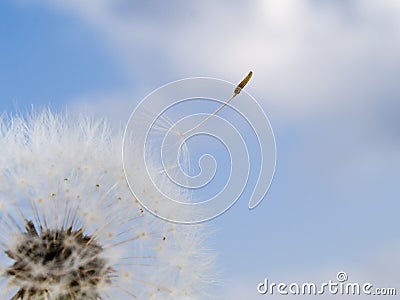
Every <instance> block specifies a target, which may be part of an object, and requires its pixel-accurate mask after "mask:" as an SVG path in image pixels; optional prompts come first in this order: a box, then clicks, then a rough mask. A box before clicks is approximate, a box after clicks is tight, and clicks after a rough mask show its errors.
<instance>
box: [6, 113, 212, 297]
mask: <svg viewBox="0 0 400 300" xmlns="http://www.w3.org/2000/svg"><path fill="white" fill-rule="evenodd" d="M120 153H121V135H120V134H113V133H112V132H111V131H110V130H109V128H108V127H107V125H106V124H105V123H104V122H93V121H90V120H87V119H84V118H79V119H74V120H72V119H68V118H67V117H66V116H64V115H55V114H53V113H51V112H50V111H44V112H40V113H32V114H31V115H29V116H28V117H7V118H5V119H3V120H1V122H0V251H1V252H0V275H1V281H0V299H12V300H17V299H23V300H25V299H36V300H45V299H53V300H67V299H77V300H79V299H89V300H90V299H93V300H97V299H198V298H199V297H201V296H202V295H205V294H206V293H207V287H208V285H209V284H210V283H211V282H212V281H213V280H212V277H211V275H212V272H211V270H212V262H213V256H212V255H211V254H210V253H209V252H208V251H207V249H205V248H204V238H205V236H204V233H203V232H204V230H203V228H202V226H198V225H196V226H184V225H176V224H172V223H169V222H165V221H162V220H160V219H158V218H156V217H154V216H153V215H151V214H148V213H147V212H145V211H144V210H143V208H142V207H141V206H140V205H139V203H138V202H137V201H134V200H133V196H132V194H131V192H130V190H129V188H128V186H127V183H126V181H125V177H124V175H123V169H122V160H121V154H120ZM138 176H141V175H140V174H138ZM164 185H165V184H164ZM143 189H146V187H145V186H143ZM171 193H173V192H171ZM176 194H177V195H179V196H180V197H187V195H185V194H182V193H179V192H177V193H176ZM183 201H186V200H185V199H183Z"/></svg>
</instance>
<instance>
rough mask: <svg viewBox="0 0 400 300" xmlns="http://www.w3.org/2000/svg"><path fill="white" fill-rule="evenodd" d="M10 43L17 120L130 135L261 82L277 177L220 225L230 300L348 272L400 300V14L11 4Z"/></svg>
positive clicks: (211, 5)
mask: <svg viewBox="0 0 400 300" xmlns="http://www.w3.org/2000/svg"><path fill="white" fill-rule="evenodd" d="M0 41H1V42H0V109H1V110H2V111H6V112H13V111H15V110H26V109H30V106H31V104H34V105H35V106H43V105H49V106H51V107H54V108H56V109H64V108H65V107H67V109H68V110H69V111H72V112H82V113H87V114H94V115H97V116H100V117H108V118H110V119H111V120H112V122H115V123H124V122H126V121H127V118H128V117H129V113H130V112H131V111H132V110H133V108H134V107H135V105H136V104H137V103H138V102H139V101H140V100H141V99H142V98H143V97H144V96H145V95H146V94H148V93H150V92H151V91H152V90H153V89H154V88H157V87H159V86H160V85H162V84H165V83H167V82H170V81H172V80H177V79H181V78H185V77H192V76H210V77H217V78H221V79H224V80H228V81H231V82H238V81H239V80H240V79H241V78H242V76H243V75H245V74H246V73H247V72H248V70H249V69H252V70H253V71H254V78H253V79H252V81H251V82H250V83H249V85H248V87H247V88H246V89H247V91H248V92H250V93H251V94H252V95H253V96H255V98H256V99H257V100H258V101H259V102H260V104H261V105H262V107H263V108H264V110H265V111H266V113H267V115H268V117H269V118H270V121H271V123H272V127H273V129H274V132H275V137H276V143H277V168H276V174H275V178H274V181H273V184H272V186H271V188H270V191H269V193H268V195H267V197H266V198H265V200H264V201H263V202H262V204H261V205H260V206H259V207H257V208H256V209H255V210H252V211H248V210H247V201H246V199H240V201H239V202H238V203H237V204H236V205H235V206H234V207H233V208H232V209H231V210H229V211H228V212H227V213H225V214H224V215H222V216H221V217H219V218H217V219H215V220H213V221H211V222H210V223H209V227H210V231H215V229H216V230H217V231H216V233H214V234H213V237H212V238H211V239H210V245H211V247H213V248H215V249H216V251H217V252H218V254H219V260H218V268H219V269H221V270H222V272H223V273H222V274H223V275H222V278H223V282H222V284H221V285H222V286H221V288H220V290H221V294H222V295H221V296H220V297H219V299H244V298H246V299H262V298H265V296H264V297H263V296H259V295H257V293H256V285H257V283H258V282H260V281H262V280H263V279H264V277H269V278H270V279H271V280H275V281H279V280H280V281H285V282H293V281H295V282H296V281H297V282H303V281H309V280H315V281H317V282H318V281H319V282H321V281H326V280H329V279H334V278H335V275H336V273H337V272H338V271H340V270H345V271H346V272H347V273H348V274H349V277H350V278H351V279H353V280H360V281H370V282H373V283H376V285H383V286H391V285H392V286H393V285H397V288H398V291H399V292H400V286H399V285H398V278H399V276H400V271H399V270H400V254H399V253H400V234H399V228H400V226H399V225H400V219H399V211H400V204H399V201H398V200H399V190H398V183H399V178H400V174H399V172H400V171H399V170H400V168H399V167H400V142H399V141H400V122H399V118H398V115H399V112H400V100H399V97H400V88H399V85H398V83H397V81H398V78H399V75H400V54H399V53H400V5H399V3H398V1H397V0H383V1H372V0H366V1H361V0H358V1H324V2H323V3H322V2H321V1H311V0H309V1H308V0H300V1H289V0H287V1H278V0H270V1H261V0H260V1H218V2H213V1H202V2H201V3H200V2H197V3H188V2H185V3H183V2H178V1H176V2H171V3H169V4H168V5H166V4H165V2H162V1H151V2H146V3H144V2H143V1H142V2H133V1H127V0H119V1H107V0H101V1H85V2H83V1H75V0H73V1H62V0H59V1H42V2H41V3H39V2H36V3H35V2H30V3H25V1H2V2H1V3H0ZM211 110H212V109H211ZM276 298H277V299H278V298H280V297H279V296H276ZM359 298H360V297H359ZM368 298H371V297H368Z"/></svg>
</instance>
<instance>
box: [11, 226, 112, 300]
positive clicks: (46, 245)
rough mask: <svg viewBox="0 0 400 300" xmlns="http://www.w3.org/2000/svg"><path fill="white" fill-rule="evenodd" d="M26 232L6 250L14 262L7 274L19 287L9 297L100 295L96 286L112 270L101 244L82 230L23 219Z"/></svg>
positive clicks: (109, 277)
mask: <svg viewBox="0 0 400 300" xmlns="http://www.w3.org/2000/svg"><path fill="white" fill-rule="evenodd" d="M25 230H26V232H23V233H21V235H20V236H18V237H17V239H16V243H15V245H13V247H12V248H10V249H8V250H6V254H7V256H8V257H9V258H11V259H12V260H14V261H15V262H14V264H13V265H12V266H10V267H9V268H8V269H7V270H6V274H7V275H8V276H9V277H11V278H12V279H11V280H12V281H14V282H15V284H16V285H18V286H19V287H20V289H19V290H18V292H17V293H16V294H15V295H14V296H13V297H12V298H11V299H10V300H17V299H43V300H44V299H48V298H49V295H55V296H56V299H65V300H66V299H93V300H96V299H101V298H100V294H99V291H98V288H97V286H98V285H99V284H100V283H111V276H112V274H113V270H112V268H111V267H109V266H108V265H107V261H106V260H105V259H103V258H101V257H100V256H101V252H102V250H103V248H102V247H101V246H99V245H97V243H96V242H95V241H94V240H93V239H92V237H91V236H88V235H84V233H83V230H82V229H79V230H76V231H74V230H72V226H71V227H69V228H67V229H55V230H49V229H46V230H43V229H40V231H39V232H38V231H37V229H36V228H35V225H34V224H33V222H32V221H28V220H27V221H26V224H25Z"/></svg>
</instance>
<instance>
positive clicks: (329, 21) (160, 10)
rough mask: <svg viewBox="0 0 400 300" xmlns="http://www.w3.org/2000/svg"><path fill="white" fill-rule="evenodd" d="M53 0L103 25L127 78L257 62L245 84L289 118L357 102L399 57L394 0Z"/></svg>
mask: <svg viewBox="0 0 400 300" xmlns="http://www.w3.org/2000/svg"><path fill="white" fill-rule="evenodd" d="M49 3H52V4H56V5H58V6H59V7H61V8H62V9H65V10H68V11H70V12H72V13H74V14H76V15H78V16H80V17H81V18H82V19H83V20H85V21H86V22H87V23H88V24H90V25H91V26H93V27H94V28H95V29H97V30H99V32H100V33H101V34H103V35H104V37H105V38H106V39H107V41H108V43H107V44H108V45H109V46H111V47H113V48H114V49H115V51H116V55H118V56H119V57H120V58H121V64H123V65H124V67H125V68H126V69H125V70H126V71H127V72H128V73H127V74H129V75H128V76H132V78H136V79H137V78H138V76H141V80H143V81H152V80H153V81H158V80H160V79H159V76H160V75H163V74H164V75H165V76H164V77H163V80H165V78H169V79H170V80H173V79H176V78H179V77H185V76H193V75H210V76H218V77H221V78H226V79H228V80H231V81H237V80H240V78H241V76H242V75H244V74H245V73H246V72H247V70H248V69H253V70H254V71H255V76H254V79H253V83H252V85H251V86H249V90H250V91H251V92H253V93H254V94H255V95H256V96H258V98H259V100H260V101H262V102H263V103H264V104H265V106H266V107H268V109H269V110H270V111H272V112H273V113H276V114H279V115H280V116H283V117H290V118H291V119H293V118H295V119H296V118H300V119H303V118H304V117H309V116H313V115H315V114H318V113H320V112H321V111H322V112H326V111H330V110H332V109H337V108H342V107H343V106H347V105H348V104H349V102H357V103H359V102H360V101H358V100H356V99H360V98H361V97H365V96H366V95H368V94H369V93H370V92H371V91H374V89H379V87H380V86H382V85H384V84H385V82H382V81H383V79H385V78H389V77H390V76H391V75H392V73H391V72H394V71H395V66H396V64H397V67H398V66H399V64H400V62H399V60H398V58H399V54H398V53H400V21H399V20H400V18H399V17H400V13H399V4H398V1H396V0H383V1H379V2H377V1H372V0H363V1H361V0H358V1H352V2H350V3H348V2H339V1H327V2H326V1H325V2H324V3H321V2H318V1H308V0H303V1H290V0H280V1H271V0H270V1H261V0H260V1H251V2H241V1H233V2H228V1H222V2H221V1H219V2H215V1H203V2H196V3H193V2H192V3H190V4H188V3H180V4H178V3H176V2H175V3H173V4H165V3H163V2H153V3H152V4H153V6H151V5H150V4H143V3H142V4H141V5H138V4H132V2H131V1H125V0H120V1H108V0H102V1H76V0H73V1H64V0H59V1H52V2H49ZM393 64H395V66H393ZM285 119H286V120H287V118H285Z"/></svg>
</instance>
